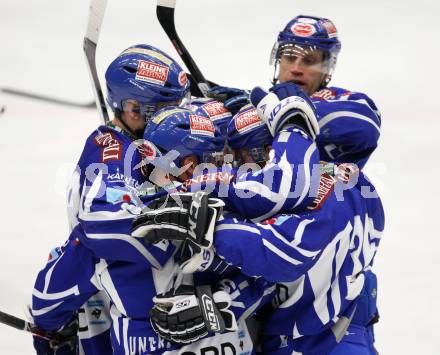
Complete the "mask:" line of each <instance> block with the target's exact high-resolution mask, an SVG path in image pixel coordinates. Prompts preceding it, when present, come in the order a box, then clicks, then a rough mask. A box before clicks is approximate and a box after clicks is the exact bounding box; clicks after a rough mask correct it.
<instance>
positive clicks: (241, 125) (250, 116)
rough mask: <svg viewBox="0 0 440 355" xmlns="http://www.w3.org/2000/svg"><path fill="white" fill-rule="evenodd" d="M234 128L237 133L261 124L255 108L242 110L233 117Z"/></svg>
mask: <svg viewBox="0 0 440 355" xmlns="http://www.w3.org/2000/svg"><path fill="white" fill-rule="evenodd" d="M234 121H235V128H236V129H237V131H238V133H245V132H247V131H250V130H251V129H253V128H255V127H258V126H261V125H263V121H261V118H260V117H259V116H258V114H257V109H256V108H251V109H250V110H247V111H244V112H242V113H240V114H238V115H236V116H235V117H234Z"/></svg>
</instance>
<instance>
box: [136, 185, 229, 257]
mask: <svg viewBox="0 0 440 355" xmlns="http://www.w3.org/2000/svg"><path fill="white" fill-rule="evenodd" d="M223 206H224V203H223V201H221V200H219V199H215V198H209V195H208V194H207V193H206V192H203V191H198V192H185V193H173V194H171V195H166V196H164V197H161V198H159V199H157V200H155V201H153V202H152V203H151V204H149V205H148V206H147V208H146V209H145V210H144V211H143V212H142V214H141V215H139V216H138V217H136V218H135V220H134V221H133V225H132V235H133V236H134V237H136V238H143V239H144V240H145V241H146V242H147V243H157V242H158V241H160V240H162V239H168V240H181V241H185V242H187V243H190V244H191V246H192V247H193V249H194V251H195V252H200V251H201V249H202V248H209V247H211V245H212V241H213V235H214V228H215V222H217V219H218V218H219V217H220V215H221V213H222V209H223Z"/></svg>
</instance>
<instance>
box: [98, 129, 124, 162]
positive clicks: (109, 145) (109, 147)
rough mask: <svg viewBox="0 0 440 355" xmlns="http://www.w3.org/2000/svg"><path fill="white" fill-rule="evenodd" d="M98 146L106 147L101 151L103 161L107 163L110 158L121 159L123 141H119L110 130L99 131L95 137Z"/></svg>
mask: <svg viewBox="0 0 440 355" xmlns="http://www.w3.org/2000/svg"><path fill="white" fill-rule="evenodd" d="M94 141H95V144H96V145H97V146H98V147H102V148H104V149H103V150H102V152H101V162H102V163H106V162H108V161H110V160H121V157H122V143H121V142H120V141H118V140H117V139H116V138H115V137H114V136H113V134H112V133H110V132H105V133H102V132H99V134H98V135H97V136H96V137H95V138H94Z"/></svg>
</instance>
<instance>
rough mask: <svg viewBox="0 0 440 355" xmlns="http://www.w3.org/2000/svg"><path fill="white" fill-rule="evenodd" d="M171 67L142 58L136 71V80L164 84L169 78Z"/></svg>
mask: <svg viewBox="0 0 440 355" xmlns="http://www.w3.org/2000/svg"><path fill="white" fill-rule="evenodd" d="M169 71H170V69H169V68H168V67H167V66H165V65H161V64H157V63H153V62H149V61H146V60H140V61H139V62H138V68H137V72H136V80H140V81H146V82H149V83H153V84H159V85H164V84H165V82H166V81H167V79H168V73H169Z"/></svg>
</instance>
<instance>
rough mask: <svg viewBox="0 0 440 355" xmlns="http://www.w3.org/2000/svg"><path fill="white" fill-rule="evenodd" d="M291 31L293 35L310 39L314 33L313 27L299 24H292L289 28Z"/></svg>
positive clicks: (307, 24)
mask: <svg viewBox="0 0 440 355" xmlns="http://www.w3.org/2000/svg"><path fill="white" fill-rule="evenodd" d="M291 30H292V32H293V34H294V35H296V36H300V37H310V36H311V35H313V34H314V33H315V32H316V28H315V26H313V25H311V24H309V23H301V22H297V23H294V24H293V26H292V27H291Z"/></svg>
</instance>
